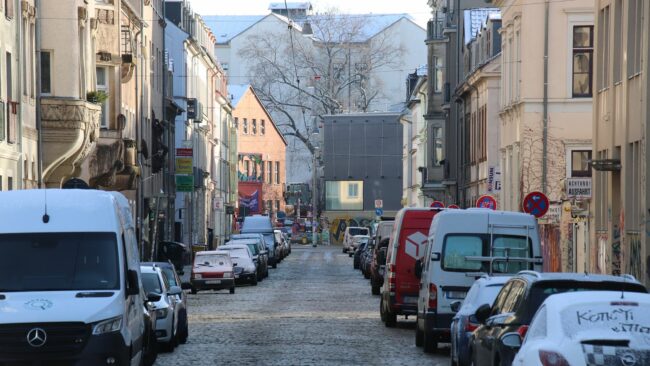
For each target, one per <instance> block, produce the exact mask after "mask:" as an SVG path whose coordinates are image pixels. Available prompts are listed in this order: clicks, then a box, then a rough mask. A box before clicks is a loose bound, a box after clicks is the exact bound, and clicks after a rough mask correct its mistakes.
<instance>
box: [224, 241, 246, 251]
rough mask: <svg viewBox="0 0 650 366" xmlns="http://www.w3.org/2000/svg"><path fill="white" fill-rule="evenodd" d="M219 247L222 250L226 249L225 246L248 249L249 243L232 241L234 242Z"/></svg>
mask: <svg viewBox="0 0 650 366" xmlns="http://www.w3.org/2000/svg"><path fill="white" fill-rule="evenodd" d="M219 248H221V250H222V251H224V248H232V249H248V245H246V244H234V243H232V244H224V245H222V246H220V247H219Z"/></svg>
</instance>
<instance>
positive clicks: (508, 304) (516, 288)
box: [501, 280, 526, 313]
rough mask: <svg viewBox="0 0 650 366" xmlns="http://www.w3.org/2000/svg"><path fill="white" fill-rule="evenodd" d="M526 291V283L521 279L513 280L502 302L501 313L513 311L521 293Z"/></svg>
mask: <svg viewBox="0 0 650 366" xmlns="http://www.w3.org/2000/svg"><path fill="white" fill-rule="evenodd" d="M525 292H526V284H525V283H524V282H522V281H517V280H515V281H513V283H512V287H511V288H510V293H508V297H506V299H505V301H504V302H503V307H502V308H501V312H502V313H513V312H515V311H516V310H517V306H518V305H519V303H520V302H521V301H520V300H521V298H522V295H523V294H524V293H525Z"/></svg>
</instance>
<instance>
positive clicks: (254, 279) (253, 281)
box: [251, 277, 257, 286]
mask: <svg viewBox="0 0 650 366" xmlns="http://www.w3.org/2000/svg"><path fill="white" fill-rule="evenodd" d="M251 285H253V286H257V277H253V279H252V280H251Z"/></svg>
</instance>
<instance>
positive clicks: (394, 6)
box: [190, 0, 431, 27]
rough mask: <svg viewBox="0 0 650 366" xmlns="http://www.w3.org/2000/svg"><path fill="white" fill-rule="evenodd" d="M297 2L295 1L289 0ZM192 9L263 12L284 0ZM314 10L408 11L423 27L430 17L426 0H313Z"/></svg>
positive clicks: (204, 3)
mask: <svg viewBox="0 0 650 366" xmlns="http://www.w3.org/2000/svg"><path fill="white" fill-rule="evenodd" d="M287 1H288V2H290V1H296V0H287ZM190 2H191V3H192V9H193V10H194V11H195V12H197V13H199V14H201V15H264V14H268V13H269V10H268V8H269V4H270V3H271V2H283V0H190ZM311 3H312V6H313V7H314V12H319V11H324V10H327V9H331V8H337V9H338V10H340V11H341V12H342V13H352V14H362V13H375V14H382V13H408V14H411V16H412V17H413V18H414V20H415V21H416V22H417V23H418V24H420V25H421V26H422V27H426V24H427V20H429V18H431V8H430V7H429V6H428V5H427V0H399V1H393V0H313V1H311Z"/></svg>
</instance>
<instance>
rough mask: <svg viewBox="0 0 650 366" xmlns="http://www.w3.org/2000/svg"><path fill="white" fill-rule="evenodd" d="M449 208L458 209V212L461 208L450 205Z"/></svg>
mask: <svg viewBox="0 0 650 366" xmlns="http://www.w3.org/2000/svg"><path fill="white" fill-rule="evenodd" d="M447 208H453V209H456V210H457V209H459V208H460V207H458V205H449V206H448V207H447Z"/></svg>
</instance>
